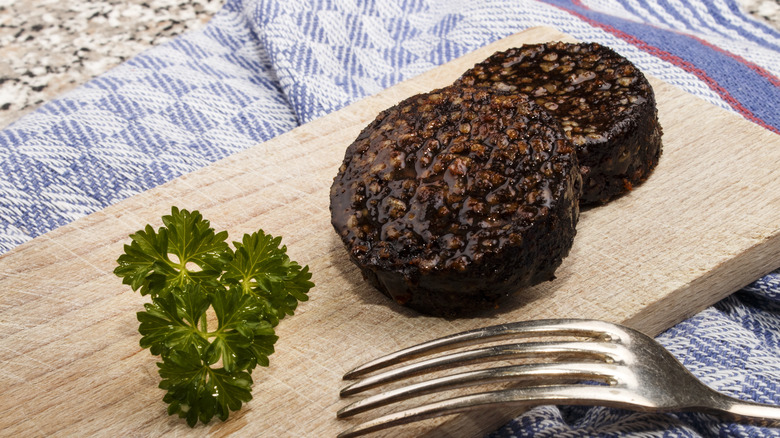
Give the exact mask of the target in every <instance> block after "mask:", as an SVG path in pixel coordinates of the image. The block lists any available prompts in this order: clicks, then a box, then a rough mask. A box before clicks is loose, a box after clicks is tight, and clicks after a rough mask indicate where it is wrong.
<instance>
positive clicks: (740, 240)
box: [0, 28, 780, 437]
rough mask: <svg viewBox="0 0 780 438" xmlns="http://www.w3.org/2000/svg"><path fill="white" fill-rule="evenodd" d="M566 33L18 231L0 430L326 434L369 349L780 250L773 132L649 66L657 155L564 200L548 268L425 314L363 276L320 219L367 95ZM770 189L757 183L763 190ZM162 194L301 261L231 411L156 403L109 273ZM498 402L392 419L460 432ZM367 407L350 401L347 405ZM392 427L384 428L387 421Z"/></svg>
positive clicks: (774, 261) (570, 313) (719, 284)
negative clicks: (555, 256)
mask: <svg viewBox="0 0 780 438" xmlns="http://www.w3.org/2000/svg"><path fill="white" fill-rule="evenodd" d="M557 39H568V38H567V37H565V36H564V35H561V34H559V33H557V32H556V31H554V30H551V29H548V28H535V29H531V30H528V31H525V32H522V33H519V34H516V35H513V36H510V37H508V38H506V39H503V40H501V41H498V42H496V43H494V44H491V45H490V46H487V47H484V48H482V49H480V50H477V51H476V52H474V53H471V54H468V55H466V56H464V57H462V58H460V59H457V60H455V61H453V62H451V63H449V64H447V65H444V66H441V67H439V68H436V69H434V70H432V71H430V72H428V73H426V74H424V75H421V76H419V77H417V78H414V79H411V80H409V81H406V82H403V83H401V84H398V85H396V86H394V87H392V88H390V89H387V90H385V91H383V92H381V93H379V94H378V95H375V96H372V97H369V98H366V99H364V100H362V101H360V102H357V103H355V104H353V105H351V106H349V107H347V108H344V109H342V110H340V111H338V112H336V113H333V114H330V115H328V116H325V117H323V118H321V119H318V120H315V121H313V122H311V123H309V124H307V125H305V126H302V127H300V128H297V129H295V130H293V131H291V132H289V133H287V134H284V135H282V136H279V137H277V138H275V139H273V140H271V141H268V142H266V143H263V144H259V145H256V146H255V147H253V148H251V149H249V150H247V151H244V152H242V153H239V154H236V155H234V156H231V157H229V158H227V159H225V160H222V161H220V162H217V163H215V164H213V165H211V166H209V167H207V168H204V169H202V170H200V171H197V172H194V173H192V174H188V175H185V176H183V177H181V178H178V179H176V180H174V181H172V182H170V183H168V184H165V185H163V186H161V187H158V188H156V189H154V190H150V191H148V192H145V193H142V194H140V195H138V196H135V197H133V198H131V199H127V200H125V201H123V202H121V203H119V204H117V205H114V206H112V207H109V208H106V209H105V210H103V211H100V212H98V213H95V214H93V215H91V216H88V217H86V218H83V219H81V220H78V221H76V222H74V223H72V224H70V225H68V226H65V227H62V228H59V229H57V230H55V231H53V232H51V233H48V234H46V235H43V236H41V237H39V238H37V239H35V240H33V241H31V242H29V243H27V244H24V245H22V246H20V247H18V248H17V249H15V250H13V251H11V252H10V253H8V254H6V255H4V256H2V257H1V258H0V348H2V354H3V361H2V365H1V366H0V375H2V377H3V381H4V385H3V389H2V396H0V430H2V433H3V435H7V436H13V435H16V434H18V435H19V436H26V437H29V436H44V435H46V436H48V435H67V436H71V435H73V436H86V435H103V436H112V437H113V436H145V437H146V436H157V435H164V434H166V435H167V434H182V435H184V434H186V435H196V436H200V435H215V436H224V435H228V434H232V433H235V434H237V435H238V436H295V437H315V436H316V437H320V436H323V437H327V436H334V435H335V433H336V432H337V431H340V430H342V429H344V428H345V427H346V426H347V425H348V424H349V423H348V422H344V421H337V420H336V419H335V412H336V410H337V409H338V408H339V407H341V406H343V405H345V404H346V402H345V401H343V400H340V399H339V398H338V395H337V393H338V389H339V388H340V387H341V386H342V382H341V376H342V374H343V373H344V372H345V371H347V370H348V369H349V368H351V367H353V366H355V365H357V364H359V363H362V362H364V361H366V360H368V359H371V358H374V357H376V356H378V355H381V354H384V353H387V352H390V351H393V350H395V349H398V348H400V347H405V346H409V345H411V344H414V343H417V342H421V341H424V340H427V339H429V338H432V337H436V336H441V335H445V334H449V333H452V332H456V331H460V330H465V329H470V328H474V327H478V326H484V325H488V324H494V323H499V322H504V321H516V320H525V319H537V318H554V317H586V318H601V319H605V320H608V321H613V322H624V323H627V324H629V325H631V326H633V327H635V328H638V329H640V330H642V331H644V332H646V333H648V334H651V335H654V334H657V333H659V332H660V331H662V330H663V329H666V328H668V327H670V326H671V325H673V324H675V323H676V322H679V321H680V320H682V319H684V318H686V317H688V316H690V315H693V314H694V313H696V312H698V311H700V310H702V309H704V308H705V307H707V306H710V305H711V304H713V303H715V302H716V301H718V300H720V299H722V298H723V297H725V296H727V295H729V294H730V293H732V292H734V291H735V290H737V289H738V288H739V287H741V286H743V285H745V284H747V283H749V282H751V281H753V280H755V279H756V278H758V277H759V276H761V275H763V274H765V273H767V272H769V271H770V270H772V269H774V268H777V267H778V266H780V190H777V187H778V186H779V185H780V166H779V165H778V164H780V136H777V135H775V134H772V133H770V132H768V131H766V130H764V129H762V128H760V127H758V126H756V125H754V124H752V123H749V122H747V121H745V120H743V119H742V118H740V117H738V116H736V115H734V114H731V113H728V112H726V111H724V110H722V109H719V108H715V107H714V106H712V105H710V104H708V103H705V102H703V101H701V100H699V99H697V98H695V97H692V96H690V95H688V94H686V93H685V92H683V91H681V90H679V89H676V88H674V87H672V86H670V85H668V84H665V83H663V82H661V81H658V80H653V81H652V83H653V86H654V88H655V91H656V94H657V98H658V102H659V114H660V118H661V124H662V125H663V128H664V132H665V134H664V155H663V157H662V158H661V162H660V164H659V166H658V168H657V169H656V171H655V173H654V174H653V175H652V177H651V178H650V179H649V180H648V181H647V182H646V183H645V184H643V185H641V186H640V187H638V188H636V189H635V190H634V191H633V192H632V193H631V194H630V195H628V196H625V197H623V198H621V199H618V200H616V201H614V202H612V203H610V204H608V205H606V206H603V207H600V208H595V209H591V210H588V211H586V212H584V213H583V214H582V217H581V220H580V223H579V226H578V235H577V238H576V239H575V244H574V248H573V249H572V252H571V254H570V255H569V257H568V258H567V259H566V260H565V261H564V264H563V265H562V266H561V268H560V269H559V270H558V273H557V277H558V278H557V279H556V280H555V281H552V282H549V283H546V284H543V285H541V286H539V287H535V288H533V289H530V290H528V291H526V292H525V293H524V294H522V296H521V298H519V299H518V300H517V302H516V303H513V305H511V306H507V307H505V308H503V309H501V310H500V311H498V312H497V313H496V314H495V315H492V316H490V317H484V318H475V319H464V320H444V319H438V318H431V317H424V316H420V315H417V314H415V313H414V312H411V311H408V310H405V309H402V308H399V307H397V306H395V305H393V304H391V303H390V302H388V300H386V299H385V298H384V297H383V296H381V295H380V294H379V293H378V292H376V291H375V290H373V289H372V288H371V287H369V286H367V285H366V284H365V283H364V282H363V281H362V280H361V278H360V275H359V273H358V271H357V270H356V268H354V267H353V266H352V265H351V264H350V263H349V262H348V261H347V257H346V252H345V251H344V249H343V248H342V245H341V243H340V241H339V240H338V238H337V236H336V234H335V232H334V231H333V230H332V229H331V227H330V222H329V221H330V215H329V211H328V189H329V186H330V183H331V181H332V178H333V177H334V176H335V174H336V169H337V167H338V165H339V164H340V162H341V159H342V158H343V154H344V150H345V148H346V147H347V145H348V144H349V143H350V142H351V141H352V140H353V139H354V138H355V137H356V135H357V134H358V132H359V131H360V129H361V128H362V127H363V126H365V125H366V124H367V123H368V122H369V121H370V120H372V119H373V117H374V116H375V115H376V114H377V113H378V112H379V111H380V110H381V109H384V108H386V107H389V106H391V105H392V104H394V103H396V102H398V101H399V100H401V99H403V98H405V97H408V96H410V95H412V94H415V93H418V92H423V91H428V90H430V89H432V88H435V87H439V86H443V85H446V84H448V83H450V82H451V81H452V80H454V79H455V78H456V77H457V76H458V75H459V74H460V73H461V72H463V71H465V70H466V69H467V68H469V67H471V66H472V65H473V64H474V63H476V62H478V61H480V60H482V59H484V58H485V57H487V56H489V55H490V54H492V53H493V52H494V51H496V50H504V49H506V48H509V47H512V46H518V45H521V44H523V43H534V42H543V41H549V40H557ZM770 187H774V188H773V189H772V188H770ZM171 205H176V206H179V207H181V208H187V209H191V210H192V209H197V210H200V211H201V212H202V213H203V214H204V216H205V217H206V218H208V219H210V220H211V222H212V224H213V226H214V227H215V228H217V229H227V230H229V231H230V233H231V237H233V238H234V239H238V238H239V236H241V235H242V234H243V233H245V232H251V231H254V230H256V229H258V228H263V229H264V230H265V231H266V232H268V233H271V234H274V235H282V236H284V243H285V244H286V245H287V247H288V251H289V253H290V255H291V257H292V258H293V259H294V260H297V261H299V262H300V263H301V264H308V265H309V266H310V268H311V271H312V272H313V273H314V278H313V280H314V282H315V283H316V287H315V288H314V289H313V290H312V291H311V293H310V295H311V300H310V301H309V302H306V303H303V304H302V305H301V306H300V307H299V310H298V311H297V313H296V315H295V316H293V317H289V318H287V319H285V320H284V321H283V322H282V323H281V324H280V326H279V327H278V334H279V336H280V340H279V342H278V343H277V352H276V353H275V354H274V355H273V356H272V357H271V366H270V368H268V369H258V370H256V371H255V373H254V375H253V377H254V379H255V381H256V383H255V386H254V391H253V395H254V400H252V401H251V402H250V403H249V404H247V405H246V407H245V408H244V409H243V410H242V411H241V412H239V413H236V414H233V415H232V416H231V418H230V420H229V421H227V422H225V423H222V422H219V421H214V422H212V424H210V425H208V426H198V427H196V428H195V429H190V428H188V427H187V426H186V425H185V424H184V423H183V422H182V421H180V420H179V419H178V418H175V417H168V416H167V414H166V412H165V405H164V404H163V403H162V401H161V397H162V395H163V392H162V391H161V390H160V389H158V388H157V384H158V382H159V377H158V376H157V369H156V366H155V362H156V360H155V358H154V357H152V356H151V355H150V354H149V352H148V351H147V350H142V349H141V348H140V347H139V346H138V341H139V338H140V336H139V335H138V333H137V326H138V324H137V321H136V318H135V313H136V312H137V311H139V310H142V305H143V303H144V302H145V300H144V299H143V298H142V297H141V296H140V295H138V294H136V293H133V292H131V291H130V290H129V288H127V287H126V286H123V285H122V284H121V282H120V280H119V279H118V278H117V277H115V276H114V275H113V274H112V270H113V269H114V267H115V260H116V258H117V257H118V255H119V254H120V253H121V252H122V245H123V244H124V243H126V242H128V241H129V240H128V237H127V236H128V235H129V234H130V233H132V232H134V231H135V230H138V229H140V228H142V227H143V225H145V224H147V223H151V224H153V225H155V226H159V225H161V221H160V216H162V215H164V214H167V213H169V212H170V207H171ZM512 414H513V413H511V412H502V411H500V412H499V411H497V412H496V413H495V415H493V416H489V415H484V414H483V413H480V414H477V415H473V416H463V417H459V418H456V419H455V420H449V419H448V420H444V421H439V422H437V423H436V424H437V427H436V428H435V429H434V428H432V427H433V426H432V424H433V423H431V422H424V423H419V424H417V425H415V426H414V427H407V428H405V429H404V431H406V432H409V433H410V435H416V436H419V435H424V434H429V435H431V436H434V435H435V436H447V435H448V434H449V435H451V436H459V437H463V436H470V435H476V434H479V433H482V432H485V431H490V430H493V429H494V428H496V427H497V426H498V425H500V424H501V421H504V420H506V419H507V418H508V415H512ZM364 418H365V417H364ZM397 433H398V431H396V432H394V433H393V434H391V436H396V434H397Z"/></svg>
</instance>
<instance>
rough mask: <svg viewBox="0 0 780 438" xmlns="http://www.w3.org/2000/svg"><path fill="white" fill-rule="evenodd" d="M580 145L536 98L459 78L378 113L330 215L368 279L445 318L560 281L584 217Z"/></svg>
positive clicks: (343, 171) (350, 157)
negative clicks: (559, 271) (581, 215)
mask: <svg viewBox="0 0 780 438" xmlns="http://www.w3.org/2000/svg"><path fill="white" fill-rule="evenodd" d="M578 169H579V167H578V163H577V152H576V150H575V147H574V145H573V144H572V141H571V140H570V137H569V136H567V134H566V133H565V131H564V127H563V126H562V125H561V123H560V122H559V121H558V120H557V119H556V118H554V117H553V116H551V115H550V114H549V113H548V112H547V111H545V110H543V109H541V108H540V107H539V105H537V104H536V103H535V102H534V100H533V98H531V97H529V96H527V95H524V94H519V93H506V92H502V91H496V90H489V89H487V88H484V87H470V86H464V85H463V84H461V85H458V86H452V87H447V88H443V89H439V90H434V91H432V92H430V93H424V94H419V95H416V96H413V97H410V98H408V99H406V100H404V101H402V102H401V103H399V104H397V105H395V106H393V107H392V108H389V109H387V110H385V111H383V112H381V113H380V114H379V115H378V116H377V118H376V119H375V120H374V121H373V122H372V123H371V124H369V126H367V127H366V128H365V129H363V131H362V132H361V133H360V134H359V136H358V137H357V139H356V140H355V141H354V142H353V143H352V144H351V145H350V146H349V147H348V148H347V150H346V153H345V157H344V161H343V163H342V165H341V167H340V168H339V172H338V175H337V176H336V178H335V179H334V182H333V185H332V187H331V192H330V201H331V203H330V208H331V221H332V224H333V227H334V228H335V230H336V232H337V233H338V234H339V236H340V237H341V239H342V241H343V242H344V244H345V245H346V247H347V251H348V253H349V256H350V259H351V260H352V261H353V262H354V263H355V264H356V265H357V266H358V267H359V268H360V270H361V271H362V273H363V276H364V277H365V278H366V279H367V280H368V281H369V282H370V283H371V284H373V285H374V286H375V287H376V288H378V289H379V290H380V291H382V292H383V293H384V294H385V295H387V296H388V297H390V298H392V299H393V300H394V301H396V302H398V303H399V304H402V305H405V306H408V307H411V308H413V309H416V310H418V311H420V312H423V313H427V314H432V315H439V316H460V315H465V314H468V313H473V312H475V311H479V310H483V309H486V308H491V307H493V306H495V305H496V302H497V301H498V300H499V299H501V298H502V297H505V296H508V295H510V294H511V293H512V292H515V291H517V290H519V289H521V288H523V287H527V286H531V285H534V284H537V283H540V282H542V281H546V280H550V279H552V278H553V274H554V272H555V269H556V268H557V267H558V266H559V265H560V264H561V261H562V259H563V258H564V257H565V256H566V255H567V254H568V252H569V250H570V248H571V245H572V241H573V239H574V235H575V225H576V222H577V219H578V216H579V207H578V197H579V193H580V191H581V184H582V181H581V174H580V172H579V170H578Z"/></svg>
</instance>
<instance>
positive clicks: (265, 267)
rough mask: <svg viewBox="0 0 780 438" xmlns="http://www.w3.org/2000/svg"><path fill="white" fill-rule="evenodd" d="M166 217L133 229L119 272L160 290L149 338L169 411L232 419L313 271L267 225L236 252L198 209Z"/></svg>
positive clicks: (143, 325) (190, 420) (193, 418)
mask: <svg viewBox="0 0 780 438" xmlns="http://www.w3.org/2000/svg"><path fill="white" fill-rule="evenodd" d="M162 221H163V225H164V226H163V227H160V228H159V229H158V230H155V229H154V228H153V227H152V226H151V225H147V226H146V227H144V229H142V230H140V231H137V232H135V233H133V234H131V235H130V238H131V239H132V241H131V242H130V244H129V245H125V246H124V254H122V255H121V256H120V257H119V260H118V261H117V262H118V266H117V268H116V269H115V270H114V273H115V274H116V275H117V276H119V277H121V278H122V282H123V283H124V284H128V285H130V287H131V288H132V289H133V290H137V291H140V293H141V295H148V296H149V297H150V298H151V302H150V303H147V304H145V305H144V309H145V310H144V311H143V312H138V315H137V317H138V321H139V323H140V325H139V328H138V330H139V332H140V334H141V341H140V344H141V346H142V347H143V348H149V350H150V352H151V353H152V354H154V355H158V356H160V358H161V360H162V362H159V363H158V364H157V365H158V367H159V373H160V377H161V378H162V380H161V382H160V388H162V389H165V390H166V391H167V392H166V394H165V396H164V397H163V401H165V402H166V403H168V405H169V406H168V413H169V414H170V415H174V414H176V415H179V416H180V417H181V418H185V419H186V421H187V424H189V425H190V426H194V425H195V424H196V423H197V422H198V421H201V422H203V423H208V422H209V421H210V420H211V419H212V418H213V417H214V416H217V418H220V419H221V420H226V419H227V418H228V415H229V413H230V411H235V410H238V409H240V408H241V406H242V403H245V402H247V401H249V400H251V399H252V394H251V385H252V378H251V374H250V373H251V372H252V371H253V370H254V369H255V368H256V367H257V366H258V365H260V366H268V364H269V360H268V356H270V355H271V354H272V353H273V352H274V343H275V342H276V340H277V339H278V338H277V336H276V335H275V334H274V327H275V326H276V325H277V324H278V323H279V320H280V319H282V318H284V317H285V315H292V314H293V312H294V310H295V309H296V307H297V305H298V302H299V301H306V300H307V299H308V295H307V293H308V291H309V289H311V288H312V287H313V286H314V283H312V282H311V281H310V280H311V273H309V268H308V266H304V267H301V266H300V265H299V264H298V263H296V262H295V261H292V260H290V258H289V256H288V255H287V248H286V247H285V246H282V245H281V238H280V237H273V236H270V235H267V234H265V233H264V232H263V231H262V230H258V231H257V232H255V233H252V234H246V235H244V237H243V239H242V241H241V242H233V243H234V245H235V251H234V250H232V249H231V248H230V247H229V246H228V244H227V243H226V240H227V232H224V231H223V232H219V233H217V232H215V231H214V229H213V228H211V225H210V223H209V221H207V220H205V219H203V217H202V216H201V215H200V213H198V212H197V211H193V212H189V211H187V210H179V209H178V208H176V207H173V208H172V209H171V214H170V215H166V216H163V218H162ZM210 326H211V328H210Z"/></svg>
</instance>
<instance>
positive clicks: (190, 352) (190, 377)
mask: <svg viewBox="0 0 780 438" xmlns="http://www.w3.org/2000/svg"><path fill="white" fill-rule="evenodd" d="M162 359H163V361H162V362H160V363H158V364H157V366H158V368H159V373H160V377H162V380H161V381H160V388H162V389H165V390H166V391H167V393H166V394H165V397H164V398H163V401H165V402H166V403H168V404H169V406H168V414H169V415H174V414H177V415H179V417H181V418H186V420H187V424H188V425H190V427H193V426H195V424H196V423H197V422H198V420H200V421H201V422H202V423H204V424H206V423H208V422H209V421H211V419H212V417H214V415H216V416H217V418H219V419H220V420H223V421H224V420H227V418H228V416H229V414H230V411H237V410H239V409H241V405H242V404H243V403H246V402H248V401H249V400H251V399H252V392H251V389H252V376H251V375H250V374H249V373H248V372H246V371H234V372H227V371H226V370H225V369H223V368H217V369H214V368H212V367H211V366H209V364H208V363H206V362H205V361H203V359H202V357H201V354H200V352H199V351H198V349H197V348H196V347H195V346H192V345H191V346H190V347H189V348H187V349H186V350H171V351H170V352H169V353H168V354H166V355H163V356H162Z"/></svg>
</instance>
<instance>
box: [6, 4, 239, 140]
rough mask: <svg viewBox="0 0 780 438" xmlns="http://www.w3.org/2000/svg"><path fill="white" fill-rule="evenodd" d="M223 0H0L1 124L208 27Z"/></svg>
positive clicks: (7, 122)
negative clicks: (155, 48)
mask: <svg viewBox="0 0 780 438" xmlns="http://www.w3.org/2000/svg"><path fill="white" fill-rule="evenodd" d="M223 3H224V1H223V0H91V1H75V0H21V1H19V0H0V59H2V60H3V61H2V62H0V128H2V127H4V126H7V125H8V124H9V123H11V122H13V121H14V120H16V119H17V118H19V117H21V116H22V115H24V114H26V113H28V112H30V111H32V110H34V109H35V108H37V107H38V106H40V105H41V104H42V103H44V102H46V101H48V100H51V99H52V98H54V97H56V96H57V95H59V94H62V93H64V92H66V91H68V90H70V89H72V88H74V87H76V86H78V85H80V84H82V83H84V82H86V81H87V80H88V79H90V78H92V77H94V76H96V75H98V74H100V73H103V72H105V71H106V70H108V69H110V68H111V67H113V66H115V65H117V64H119V63H121V62H122V61H124V60H126V59H128V58H131V57H133V56H134V55H136V54H138V53H140V52H142V51H143V50H145V49H147V48H149V47H151V46H153V45H156V44H160V43H162V42H165V41H167V40H170V39H171V38H174V37H175V36H177V35H179V34H181V33H183V32H186V31H188V30H193V29H197V28H199V27H202V26H203V25H204V24H205V23H207V22H208V20H209V19H210V18H211V16H212V15H213V14H214V13H215V12H217V11H218V10H219V9H220V8H221V7H222V5H223Z"/></svg>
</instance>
